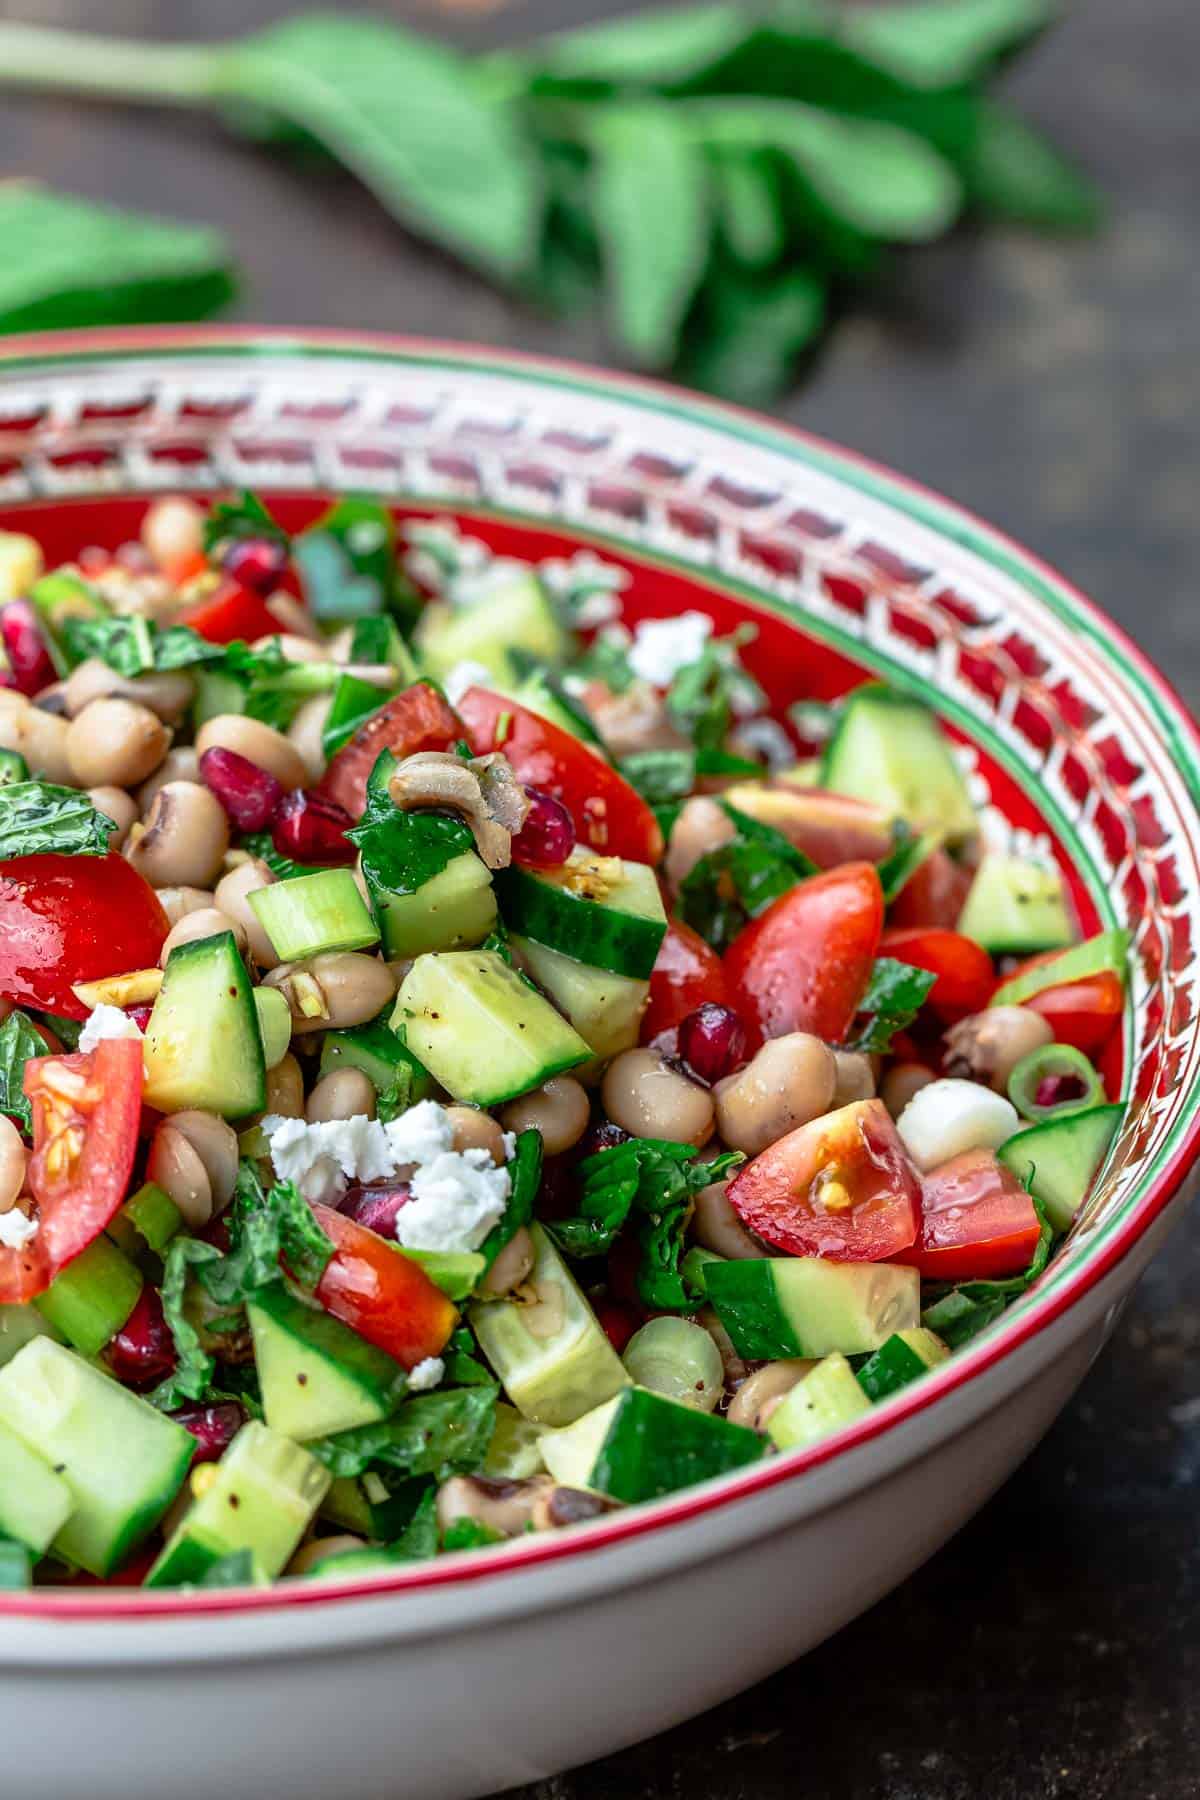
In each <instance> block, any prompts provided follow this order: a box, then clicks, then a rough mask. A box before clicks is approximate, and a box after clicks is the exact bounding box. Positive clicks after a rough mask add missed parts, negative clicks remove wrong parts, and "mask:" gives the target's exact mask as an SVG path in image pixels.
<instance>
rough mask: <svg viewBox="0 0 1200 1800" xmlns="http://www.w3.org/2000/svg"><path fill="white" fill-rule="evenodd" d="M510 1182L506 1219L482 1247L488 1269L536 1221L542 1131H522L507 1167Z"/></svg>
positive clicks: (503, 1218)
mask: <svg viewBox="0 0 1200 1800" xmlns="http://www.w3.org/2000/svg"><path fill="white" fill-rule="evenodd" d="M508 1178H509V1180H510V1181H511V1183H512V1191H511V1192H510V1194H509V1196H508V1205H507V1206H506V1207H505V1209H504V1214H503V1216H502V1217H501V1218H499V1219H498V1220H497V1221H496V1223H495V1224H494V1225H493V1226H492V1229H491V1230H490V1231H489V1232H488V1234H487V1236H486V1237H485V1238H484V1240H483V1243H482V1244H481V1245H480V1246H479V1248H480V1250H481V1251H482V1253H483V1255H484V1256H486V1257H487V1265H488V1268H489V1269H490V1268H491V1266H492V1264H493V1263H494V1262H495V1260H496V1258H497V1257H498V1256H499V1254H500V1252H501V1250H503V1248H504V1246H505V1244H507V1243H508V1242H509V1240H510V1239H511V1238H513V1237H514V1236H515V1235H516V1233H517V1232H518V1231H519V1230H520V1229H521V1227H522V1225H528V1224H529V1221H530V1220H531V1219H532V1218H533V1207H534V1202H535V1201H536V1199H537V1197H538V1190H539V1189H540V1188H541V1185H542V1134H541V1132H540V1131H522V1132H521V1133H520V1135H519V1136H518V1138H517V1142H516V1148H515V1150H514V1152H513V1155H512V1157H511V1159H510V1161H509V1164H508Z"/></svg>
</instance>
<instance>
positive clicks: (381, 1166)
mask: <svg viewBox="0 0 1200 1800" xmlns="http://www.w3.org/2000/svg"><path fill="white" fill-rule="evenodd" d="M262 1132H263V1135H264V1137H265V1138H266V1140H267V1144H268V1147H269V1149H270V1152H271V1165H272V1167H273V1168H274V1170H275V1173H276V1175H277V1176H278V1178H279V1180H280V1181H294V1182H295V1184H296V1186H297V1187H298V1188H299V1190H300V1192H301V1193H302V1194H303V1195H304V1197H305V1199H306V1200H317V1201H329V1200H336V1199H337V1198H338V1196H339V1195H340V1194H341V1193H342V1192H343V1191H344V1190H345V1187H346V1183H347V1181H364V1182H366V1181H382V1180H384V1179H386V1177H387V1176H389V1175H393V1174H395V1171H396V1158H395V1155H394V1154H393V1152H392V1148H391V1145H390V1144H389V1142H388V1136H387V1132H386V1131H385V1129H384V1127H383V1126H382V1125H381V1124H380V1123H379V1121H378V1120H377V1119H368V1118H367V1116H366V1114H365V1113H356V1114H355V1115H354V1117H353V1118H352V1119H329V1120H323V1121H321V1122H320V1123H318V1124H316V1125H310V1124H308V1123H306V1121H305V1120H304V1119H285V1118H283V1117H282V1116H281V1115H280V1114H279V1113H268V1114H267V1116H266V1118H265V1119H264V1120H263V1121H262Z"/></svg>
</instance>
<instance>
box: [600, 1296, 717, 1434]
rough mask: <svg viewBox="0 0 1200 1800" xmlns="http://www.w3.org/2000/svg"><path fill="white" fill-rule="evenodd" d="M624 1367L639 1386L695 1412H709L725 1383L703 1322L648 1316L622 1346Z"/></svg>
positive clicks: (713, 1346)
mask: <svg viewBox="0 0 1200 1800" xmlns="http://www.w3.org/2000/svg"><path fill="white" fill-rule="evenodd" d="M623 1361H624V1363H625V1368H626V1370H627V1372H628V1374H629V1375H630V1376H631V1378H632V1379H633V1380H634V1381H636V1382H637V1384H638V1386H639V1387H644V1388H649V1389H650V1391H651V1393H652V1394H663V1395H665V1397H666V1398H667V1399H668V1400H681V1401H682V1402H683V1404H684V1405H685V1406H694V1407H695V1409H696V1411H697V1412H712V1410H713V1408H714V1407H715V1406H716V1404H717V1402H718V1400H719V1399H720V1398H721V1394H722V1392H723V1390H724V1386H725V1371H724V1369H723V1368H722V1366H721V1352H720V1351H719V1350H718V1349H717V1346H716V1344H715V1343H714V1342H713V1340H712V1338H711V1337H710V1336H709V1334H708V1332H707V1331H705V1329H704V1327H703V1326H702V1325H693V1324H692V1323H691V1322H690V1321H689V1320H688V1319H678V1318H669V1317H663V1318H661V1319H650V1320H648V1322H647V1323H646V1324H645V1325H643V1326H642V1328H641V1330H640V1331H635V1332H634V1334H633V1336H632V1337H631V1338H630V1340H629V1342H628V1344H627V1345H626V1346H625V1355H624V1358H623Z"/></svg>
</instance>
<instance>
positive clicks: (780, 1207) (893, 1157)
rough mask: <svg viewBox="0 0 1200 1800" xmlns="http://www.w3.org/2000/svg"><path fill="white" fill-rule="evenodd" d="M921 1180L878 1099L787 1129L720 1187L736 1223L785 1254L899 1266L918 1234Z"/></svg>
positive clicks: (857, 1101)
mask: <svg viewBox="0 0 1200 1800" xmlns="http://www.w3.org/2000/svg"><path fill="white" fill-rule="evenodd" d="M920 1191H921V1189H920V1177H919V1175H918V1174H917V1171H916V1169H915V1168H914V1167H913V1165H912V1162H911V1161H910V1159H909V1156H908V1152H907V1151H906V1150H905V1148H904V1145H903V1144H902V1142H901V1141H900V1136H899V1133H898V1132H897V1130H896V1127H895V1125H894V1124H893V1123H892V1120H891V1118H890V1116H889V1114H888V1111H887V1108H886V1107H885V1106H884V1104H883V1102H882V1100H855V1101H854V1102H853V1103H852V1104H851V1105H849V1106H841V1107H839V1108H838V1110H837V1111H836V1112H831V1113H826V1114H825V1116H824V1118H821V1119H814V1120H813V1121H812V1123H811V1124H810V1125H801V1127H800V1129H799V1130H798V1131H790V1132H789V1133H788V1135H787V1136H786V1137H782V1138H780V1139H779V1140H778V1142H777V1143H774V1144H772V1145H771V1146H770V1148H769V1149H766V1150H764V1151H763V1153H762V1155H761V1156H756V1157H755V1159H754V1161H753V1162H752V1163H750V1164H748V1165H747V1167H746V1168H744V1169H743V1170H742V1171H741V1173H740V1174H738V1175H735V1176H734V1178H733V1180H732V1181H731V1182H730V1184H729V1187H728V1189H727V1192H728V1195H729V1200H730V1203H731V1205H732V1206H733V1208H734V1210H735V1212H736V1213H737V1214H738V1217H739V1218H740V1219H741V1221H742V1223H743V1225H746V1226H748V1227H749V1229H750V1230H751V1231H755V1232H757V1233H758V1235H759V1237H760V1238H762V1239H764V1241H765V1242H766V1243H768V1244H773V1245H774V1246H775V1247H776V1248H777V1249H779V1250H786V1251H787V1253H788V1254H789V1255H790V1256H828V1257H830V1258H831V1259H832V1260H833V1261H835V1262H883V1261H885V1260H886V1259H887V1258H889V1257H894V1258H896V1259H897V1260H900V1253H901V1252H902V1251H904V1250H907V1249H908V1247H909V1245H910V1244H912V1243H914V1242H915V1240H916V1236H917V1222H918V1216H919V1214H918V1206H919V1201H920Z"/></svg>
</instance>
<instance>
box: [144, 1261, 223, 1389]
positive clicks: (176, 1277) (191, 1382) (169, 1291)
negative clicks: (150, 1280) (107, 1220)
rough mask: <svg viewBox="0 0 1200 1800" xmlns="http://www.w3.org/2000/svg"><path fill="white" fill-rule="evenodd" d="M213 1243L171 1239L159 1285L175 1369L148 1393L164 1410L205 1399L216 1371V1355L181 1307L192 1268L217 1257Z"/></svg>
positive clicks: (203, 1264) (200, 1266) (202, 1265)
mask: <svg viewBox="0 0 1200 1800" xmlns="http://www.w3.org/2000/svg"><path fill="white" fill-rule="evenodd" d="M220 1256H221V1252H220V1251H219V1250H218V1249H217V1247H216V1245H215V1244H206V1243H203V1242H202V1241H201V1239H199V1238H191V1237H184V1236H182V1235H180V1236H179V1237H175V1238H172V1239H171V1243H170V1246H169V1247H168V1250H167V1254H166V1258H165V1260H164V1263H163V1278H162V1284H161V1286H160V1288H159V1298H160V1299H161V1300H162V1308H163V1317H164V1318H165V1319H166V1322H167V1329H168V1330H169V1332H170V1333H171V1338H172V1341H173V1342H174V1345H175V1369H174V1372H173V1373H172V1374H170V1375H168V1376H167V1378H166V1380H165V1381H162V1382H160V1383H159V1385H158V1386H157V1387H156V1388H155V1390H154V1392H153V1393H152V1394H151V1395H150V1399H151V1401H152V1402H153V1403H154V1405H155V1406H157V1407H159V1408H160V1409H161V1411H163V1412H174V1411H175V1409H176V1408H177V1407H180V1406H182V1405H183V1403H184V1401H185V1400H205V1399H207V1398H208V1394H209V1390H210V1388H211V1387H212V1381H213V1376H214V1375H215V1373H216V1367H217V1364H216V1358H215V1357H214V1356H212V1355H210V1353H209V1352H208V1351H207V1350H206V1349H205V1348H204V1345H203V1343H202V1342H201V1340H200V1334H199V1332H198V1331H197V1330H196V1327H195V1326H194V1325H193V1324H192V1321H191V1320H190V1319H189V1318H188V1316H187V1313H186V1312H185V1310H184V1302H185V1299H186V1296H187V1286H188V1277H189V1275H190V1274H191V1271H192V1270H193V1269H199V1268H203V1267H205V1266H206V1265H207V1264H209V1263H215V1262H218V1261H219V1260H220Z"/></svg>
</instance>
